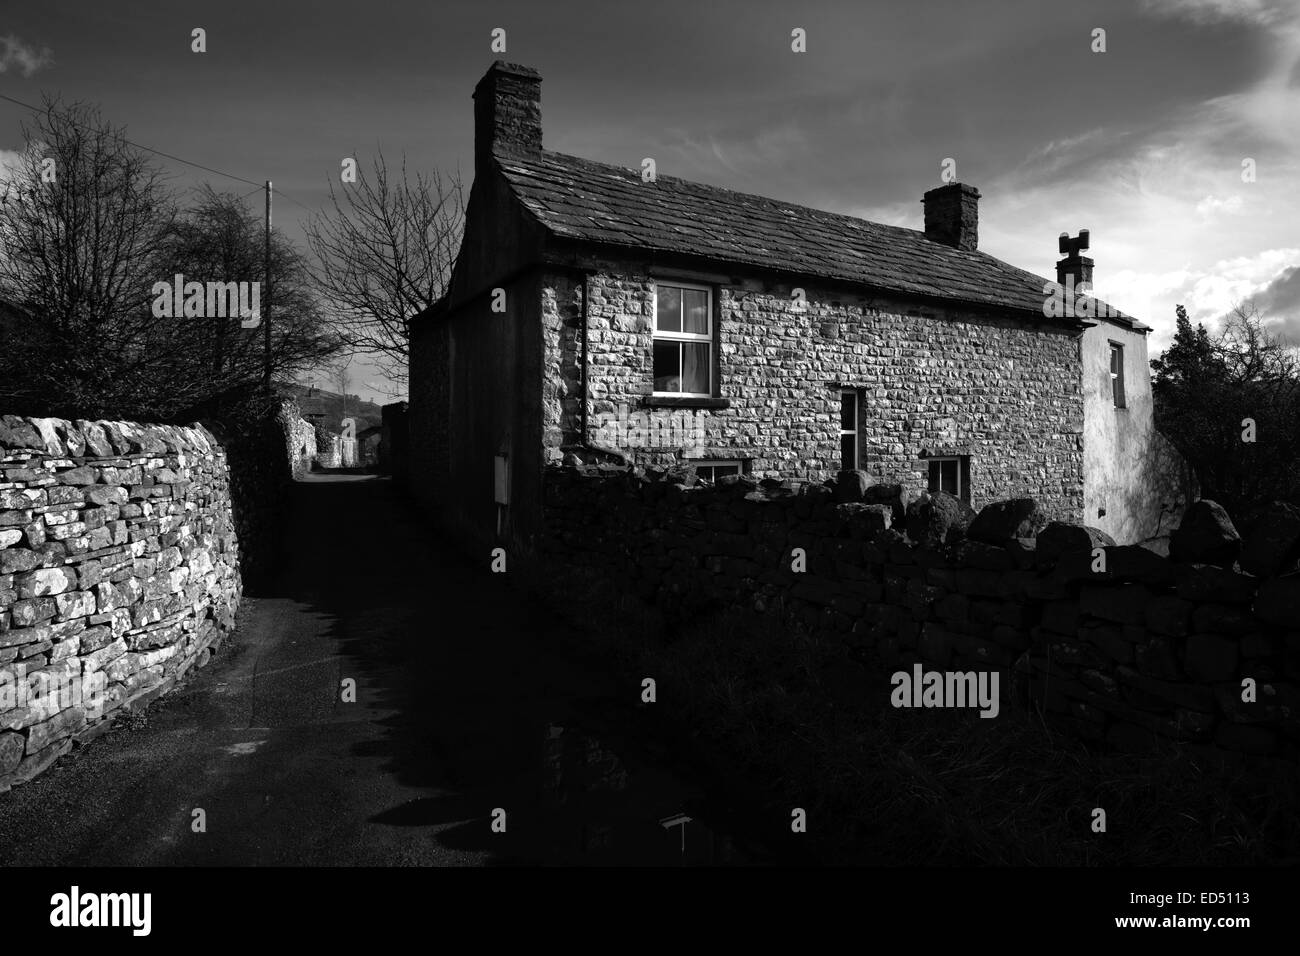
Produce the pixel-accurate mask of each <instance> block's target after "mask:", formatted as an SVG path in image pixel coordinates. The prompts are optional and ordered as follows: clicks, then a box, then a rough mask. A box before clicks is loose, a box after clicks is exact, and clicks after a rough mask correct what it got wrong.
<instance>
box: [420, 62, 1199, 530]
mask: <svg viewBox="0 0 1300 956" xmlns="http://www.w3.org/2000/svg"><path fill="white" fill-rule="evenodd" d="M540 101H541V77H540V76H539V75H538V74H537V73H536V72H535V71H534V70H531V69H529V68H527V67H521V66H517V65H513V64H507V63H502V62H500V61H498V62H497V63H495V64H494V65H493V66H492V67H491V69H489V70H488V72H487V74H486V75H485V76H484V77H483V78H482V79H481V80H480V81H479V83H478V85H477V87H476V88H475V91H474V120H475V145H474V150H475V155H474V183H473V188H472V190H471V192H470V198H469V203H468V206H467V212H466V226H465V236H464V240H463V243H462V246H461V251H460V256H459V258H458V260H457V263H456V267H455V270H454V273H453V276H452V279H451V282H450V285H449V288H448V291H447V294H446V295H445V296H444V297H443V299H442V300H441V301H439V302H438V303H437V304H436V305H435V306H433V307H432V308H431V309H429V310H427V311H426V312H425V313H423V314H421V315H420V316H418V317H417V318H416V320H415V321H413V323H412V333H411V385H410V387H411V395H410V429H411V448H410V472H409V477H410V481H411V485H412V490H413V491H414V492H415V493H416V494H417V496H419V497H420V498H422V499H423V500H424V502H425V503H426V504H428V505H429V506H431V507H434V508H435V509H436V510H439V511H441V513H442V514H444V516H447V517H450V518H452V519H454V521H455V522H456V523H458V524H460V525H461V527H462V530H464V531H467V532H470V533H471V534H472V535H473V536H475V537H478V538H480V539H486V538H492V539H494V540H499V541H503V542H510V543H513V544H514V545H516V546H522V547H529V546H530V544H531V542H532V541H533V539H534V537H535V535H536V534H537V533H538V530H539V521H540V505H541V496H542V478H543V469H544V468H545V467H546V466H548V465H551V464H556V463H560V462H561V461H563V460H564V459H565V458H566V457H567V456H570V455H572V456H576V458H578V459H581V460H584V461H591V460H594V459H598V458H602V457H609V456H616V457H621V458H623V459H625V460H629V461H632V462H634V463H641V464H668V463H678V464H688V465H691V466H693V467H694V468H695V470H696V472H697V474H699V475H700V476H701V477H704V478H709V479H716V478H718V477H721V476H724V475H727V474H737V473H744V474H749V475H753V476H754V477H757V478H763V477H779V478H800V479H814V480H820V479H825V478H828V477H830V476H832V475H834V474H835V473H836V472H838V471H841V470H845V469H860V470H863V471H865V472H866V473H867V475H868V476H869V478H870V480H871V481H873V482H885V481H891V482H901V483H902V484H903V485H904V486H905V487H906V488H908V489H911V490H912V491H913V492H918V491H921V490H925V489H942V490H945V491H949V492H951V493H953V494H955V495H957V496H959V497H961V498H963V499H965V500H967V501H968V502H970V504H971V505H972V506H973V507H975V508H979V507H980V506H981V505H982V504H985V503H987V502H988V501H990V500H994V499H997V498H1007V497H1012V496H1031V497H1033V498H1035V499H1037V500H1038V502H1039V504H1040V506H1041V508H1042V509H1043V510H1044V511H1045V512H1046V513H1047V514H1049V515H1050V516H1052V517H1055V518H1059V519H1063V520H1070V521H1076V522H1081V523H1085V524H1089V525H1093V526H1095V527H1099V528H1101V529H1103V530H1105V531H1108V532H1109V533H1111V534H1112V535H1113V536H1114V537H1115V538H1116V539H1117V540H1119V541H1120V542H1121V543H1123V542H1129V541H1137V540H1142V539H1144V538H1147V537H1150V536H1152V535H1154V534H1156V533H1157V532H1158V530H1159V529H1158V527H1157V525H1158V522H1159V520H1160V516H1161V512H1162V510H1163V509H1164V508H1165V507H1166V506H1169V505H1172V503H1173V502H1172V497H1173V496H1174V495H1175V494H1176V492H1177V484H1178V482H1177V468H1176V467H1174V468H1173V469H1172V470H1171V469H1170V468H1169V467H1167V466H1166V465H1165V464H1164V462H1165V461H1166V459H1167V458H1168V454H1169V453H1168V450H1167V448H1166V447H1165V445H1164V444H1163V443H1162V440H1161V439H1160V436H1159V435H1158V434H1157V433H1156V432H1155V431H1154V428H1153V426H1152V408H1151V392H1150V380H1149V376H1148V372H1147V368H1148V365H1147V345H1146V339H1147V334H1148V332H1149V329H1148V327H1147V326H1145V325H1143V324H1142V323H1141V322H1139V321H1137V320H1136V319H1134V318H1132V317H1129V316H1126V315H1122V314H1120V313H1118V312H1117V311H1115V310H1113V309H1111V308H1110V307H1109V306H1107V305H1106V304H1105V303H1102V302H1100V301H1099V300H1096V299H1093V298H1090V297H1087V296H1084V295H1076V294H1077V293H1079V292H1086V291H1087V287H1086V286H1084V285H1083V284H1084V283H1089V282H1091V270H1092V265H1093V263H1092V260H1091V259H1088V258H1087V257H1085V256H1083V255H1082V251H1083V250H1084V249H1086V248H1087V241H1086V240H1087V234H1086V233H1082V234H1080V236H1079V238H1077V239H1066V237H1064V236H1063V237H1062V238H1061V243H1060V250H1061V252H1064V253H1066V257H1065V258H1064V259H1062V260H1061V261H1060V262H1059V263H1058V266H1057V272H1058V275H1057V284H1054V283H1052V282H1051V281H1049V280H1047V279H1044V278H1042V277H1040V276H1037V275H1034V274H1032V273H1029V272H1026V271H1024V270H1022V269H1018V268H1016V267H1014V266H1011V265H1009V264H1007V263H1005V262H1002V261H1000V260H998V259H996V258H994V257H992V256H990V255H988V254H986V253H984V252H981V251H979V249H978V219H979V216H978V211H979V209H978V204H979V199H980V194H979V192H978V190H976V189H975V188H974V187H972V186H969V185H966V184H962V183H950V184H947V185H943V186H939V187H937V188H935V189H931V190H930V191H929V192H927V193H925V196H924V199H923V200H922V202H923V204H924V222H923V228H922V229H907V228H901V227H897V226H887V225H881V224H879V223H874V222H868V221H865V220H862V219H856V218H853V217H851V216H844V215H839V214H836V213H830V212H822V211H819V210H815V209H808V208H805V207H802V206H796V205H793V204H791V203H785V202H780V201H777V200H773V199H765V198H762V197H759V196H751V195H745V194H742V193H737V192H733V191H731V190H728V189H723V188H719V187H716V186H707V185H702V184H700V183H694V182H688V181H686V180H682V179H676V178H673V177H670V176H664V175H658V176H654V175H651V174H650V172H649V171H648V169H647V168H646V167H645V166H643V168H642V169H641V170H632V169H624V168H620V167H617V166H611V165H606V164H603V163H597V162H592V161H590V160H585V159H579V158H576V157H572V156H566V155H562V154H559V153H554V152H550V151H547V150H544V149H543V148H542V125H541V106H540ZM1166 499H1170V500H1166ZM448 505H450V507H448Z"/></svg>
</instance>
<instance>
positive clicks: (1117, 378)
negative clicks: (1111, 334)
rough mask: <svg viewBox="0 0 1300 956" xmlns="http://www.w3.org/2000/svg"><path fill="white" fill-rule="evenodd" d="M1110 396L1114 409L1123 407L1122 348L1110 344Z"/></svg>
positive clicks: (1112, 343)
mask: <svg viewBox="0 0 1300 956" xmlns="http://www.w3.org/2000/svg"><path fill="white" fill-rule="evenodd" d="M1110 396H1111V399H1112V400H1113V401H1114V402H1115V407H1116V408H1123V407H1124V346H1122V345H1120V344H1119V343H1117V342H1111V343H1110Z"/></svg>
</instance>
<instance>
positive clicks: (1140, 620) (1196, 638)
mask: <svg viewBox="0 0 1300 956" xmlns="http://www.w3.org/2000/svg"><path fill="white" fill-rule="evenodd" d="M692 480H693V479H692V476H690V475H689V474H685V475H683V474H681V473H673V472H668V473H661V472H657V471H653V470H652V471H651V472H649V473H648V474H647V473H646V471H645V470H644V469H637V470H628V469H620V468H614V467H607V466H602V467H599V468H597V467H593V466H584V467H581V468H567V467H558V466H557V467H552V468H548V469H547V470H546V473H545V484H544V489H545V520H546V535H545V538H544V550H543V555H542V559H543V563H544V564H546V565H548V566H550V567H552V568H555V567H563V568H564V571H563V574H564V580H565V586H566V587H567V588H570V589H581V588H582V580H583V579H584V576H588V575H589V576H591V577H592V578H595V579H604V580H606V581H611V582H615V583H616V584H617V585H618V586H619V587H620V588H622V589H625V590H627V591H632V592H635V593H636V594H637V595H638V596H639V597H641V598H642V599H644V600H646V601H647V602H650V603H652V604H653V605H655V606H656V607H658V608H661V609H666V611H667V612H668V613H670V614H673V613H681V614H686V615H688V616H691V617H698V616H699V615H703V614H707V613H708V612H710V611H723V612H725V611H726V610H727V609H731V608H738V607H748V608H753V609H755V610H756V611H759V612H762V613H768V614H776V615H780V616H781V618H782V620H783V621H784V622H785V623H794V622H797V623H798V624H800V625H802V626H804V627H806V628H808V629H810V630H811V631H813V632H815V633H817V634H819V635H823V636H826V637H829V638H832V639H836V640H843V641H845V642H849V643H850V644H851V645H853V647H854V649H855V656H859V657H860V658H861V659H864V660H867V661H869V662H870V664H869V668H868V671H866V672H864V674H868V673H876V672H878V673H877V676H878V677H879V678H880V679H878V680H877V679H872V678H868V677H865V676H864V679H863V685H862V693H864V694H866V693H879V694H882V695H887V694H888V693H889V692H890V686H889V684H888V683H887V681H886V680H885V679H884V678H885V677H886V676H888V674H889V673H890V671H891V670H893V669H895V668H911V666H912V665H914V664H916V663H918V662H919V663H921V664H923V665H927V666H929V667H932V668H939V669H952V670H962V671H968V670H983V671H992V670H996V671H997V672H998V673H999V675H1000V677H999V681H1000V689H1001V692H1002V694H1003V696H1004V697H1006V698H1007V699H1008V700H1009V701H1010V702H1019V703H1020V705H1022V706H1033V707H1035V708H1037V709H1040V710H1041V711H1042V712H1044V713H1045V716H1046V719H1047V720H1048V721H1049V722H1050V723H1051V724H1053V725H1054V726H1056V727H1058V728H1060V729H1062V730H1064V731H1066V732H1068V733H1070V734H1073V735H1076V736H1078V737H1082V738H1084V739H1087V740H1090V741H1096V742H1099V743H1101V744H1103V745H1109V746H1113V747H1116V748H1120V749H1124V750H1138V749H1146V748H1148V747H1152V746H1155V745H1157V744H1159V743H1160V742H1161V741H1166V742H1167V741H1175V740H1177V741H1183V742H1185V743H1187V744H1188V745H1191V746H1199V745H1205V746H1210V747H1215V748H1218V749H1227V750H1233V751H1242V752H1247V753H1252V754H1271V755H1276V756H1280V757H1283V758H1287V759H1296V758H1297V756H1298V755H1300V511H1296V512H1281V511H1280V512H1279V514H1277V515H1273V516H1270V517H1269V518H1268V519H1267V520H1263V521H1261V522H1259V523H1258V525H1257V528H1256V530H1255V531H1253V532H1252V533H1251V534H1249V535H1248V536H1247V537H1246V539H1245V540H1244V541H1242V540H1241V539H1240V538H1239V537H1238V536H1237V532H1236V531H1235V529H1233V528H1232V526H1231V524H1230V523H1229V522H1228V521H1227V520H1226V517H1225V516H1222V515H1220V514H1218V513H1216V512H1215V511H1214V508H1217V506H1213V507H1211V506H1210V503H1208V502H1198V503H1197V504H1195V505H1193V506H1192V509H1189V511H1188V513H1187V515H1185V516H1184V518H1183V525H1182V527H1181V528H1180V529H1179V531H1178V532H1177V533H1176V534H1175V536H1174V539H1173V540H1172V542H1171V544H1172V547H1173V548H1174V558H1176V559H1177V560H1174V559H1171V558H1166V557H1162V556H1160V555H1158V554H1157V553H1155V552H1153V551H1150V550H1146V549H1143V548H1141V547H1138V546H1114V545H1113V544H1112V543H1111V541H1110V539H1109V538H1107V537H1106V536H1105V535H1104V534H1103V533H1101V532H1098V531H1096V530H1095V529H1088V528H1083V527H1080V526H1077V525H1069V524H1065V523H1059V522H1050V523H1049V522H1048V521H1047V519H1046V516H1044V515H1043V514H1041V513H1040V512H1039V511H1038V510H1037V508H1036V507H1034V505H1033V503H1032V502H1031V501H1026V500H1023V499H1022V500H1017V501H1011V502H997V503H992V504H990V505H988V506H986V507H985V508H984V509H983V510H982V511H981V512H980V513H979V514H978V515H977V516H976V515H974V513H973V512H970V511H969V509H962V508H961V506H960V503H959V502H957V501H956V499H953V498H950V497H948V496H935V497H930V496H922V498H920V499H918V500H914V501H910V502H905V501H904V500H903V495H902V491H901V489H900V488H899V487H898V486H885V485H874V486H868V485H867V480H866V476H865V475H863V474H862V473H847V474H846V475H844V476H841V479H840V480H839V481H838V482H831V483H827V484H801V483H798V482H789V481H787V482H780V481H776V480H771V479H769V480H767V481H764V482H762V483H759V482H756V481H754V480H752V479H749V478H739V479H737V478H734V477H732V478H724V479H721V480H720V481H719V482H718V483H717V484H716V485H709V484H707V483H703V484H694V485H688V484H687V483H688V482H691V481H692ZM1281 507H1285V506H1281ZM1180 535H1181V536H1182V537H1181V538H1180V537H1179V536H1180ZM796 549H802V560H803V562H804V570H802V571H799V570H796V565H797V562H798V560H799V558H800V554H799V553H798V552H796ZM1099 556H1100V558H1101V560H1102V561H1104V563H1103V564H1099V563H1098V560H1099ZM1238 559H1239V560H1238ZM1243 567H1244V568H1249V569H1250V571H1251V573H1246V572H1245V571H1243V570H1242V568H1243ZM872 668H874V669H875V670H874V671H873V670H872ZM1252 695H1253V700H1247V699H1244V698H1247V697H1251V696H1252Z"/></svg>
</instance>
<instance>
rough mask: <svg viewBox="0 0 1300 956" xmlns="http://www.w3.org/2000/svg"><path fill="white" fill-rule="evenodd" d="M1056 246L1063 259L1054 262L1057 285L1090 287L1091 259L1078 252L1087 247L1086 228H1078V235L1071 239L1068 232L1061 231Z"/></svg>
mask: <svg viewBox="0 0 1300 956" xmlns="http://www.w3.org/2000/svg"><path fill="white" fill-rule="evenodd" d="M1057 246H1058V248H1059V249H1060V251H1061V255H1063V256H1065V258H1064V259H1062V260H1060V261H1059V262H1057V263H1056V281H1057V283H1058V284H1059V285H1062V286H1069V285H1073V286H1074V288H1076V289H1077V288H1079V287H1080V286H1082V285H1087V286H1088V287H1089V288H1092V260H1091V259H1089V258H1088V257H1087V256H1084V255H1080V253H1081V252H1082V251H1083V250H1084V249H1087V248H1088V230H1087V229H1080V230H1079V235H1078V236H1077V237H1076V238H1074V239H1071V238H1070V234H1069V233H1068V232H1063V233H1061V238H1060V239H1059V240H1057Z"/></svg>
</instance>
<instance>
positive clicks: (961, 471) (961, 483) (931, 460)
mask: <svg viewBox="0 0 1300 956" xmlns="http://www.w3.org/2000/svg"><path fill="white" fill-rule="evenodd" d="M925 462H926V475H925V483H926V490H927V491H928V492H930V493H931V494H933V493H934V492H936V491H943V465H944V463H946V462H952V463H953V464H954V465H956V467H957V494H955V495H953V497H954V498H956V499H957V500H958V501H964V502H966V504H970V503H971V494H970V456H969V455H928V456H926V459H925ZM936 465H937V466H939V475H938V477H939V481H938V487H934V486H933V484H932V482H931V478H930V475H931V472H930V469H931V468H933V467H934V466H936ZM944 493H945V494H951V492H944Z"/></svg>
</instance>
